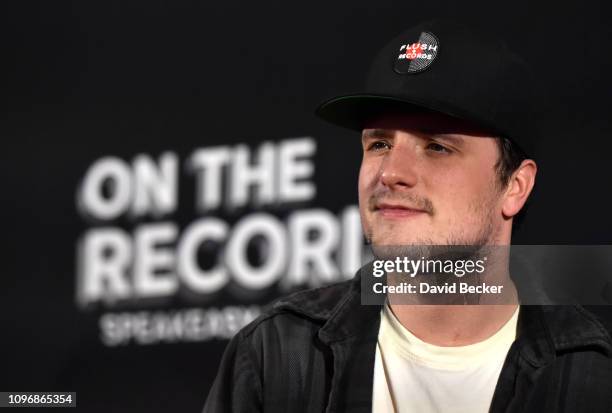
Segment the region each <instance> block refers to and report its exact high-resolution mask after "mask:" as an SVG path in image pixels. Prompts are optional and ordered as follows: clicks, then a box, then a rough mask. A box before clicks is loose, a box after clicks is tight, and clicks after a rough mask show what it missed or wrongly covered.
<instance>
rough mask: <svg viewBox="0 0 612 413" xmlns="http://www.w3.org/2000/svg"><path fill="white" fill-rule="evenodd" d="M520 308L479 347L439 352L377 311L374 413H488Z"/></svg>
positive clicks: (392, 316) (390, 316)
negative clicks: (378, 324) (378, 322)
mask: <svg viewBox="0 0 612 413" xmlns="http://www.w3.org/2000/svg"><path fill="white" fill-rule="evenodd" d="M518 313H519V307H518V306H517V309H516V311H515V312H514V314H513V315H512V317H511V318H510V320H508V322H507V323H506V324H505V325H504V326H503V327H502V328H501V329H500V330H499V331H498V332H497V333H495V334H494V335H492V336H491V337H489V338H488V339H486V340H484V341H481V342H479V343H475V344H470V345H467V346H460V347H440V346H435V345H432V344H429V343H426V342H424V341H423V340H420V339H419V338H417V337H416V336H415V335H414V334H412V333H411V332H410V331H408V330H407V329H406V328H405V327H404V326H403V325H402V324H401V323H400V322H399V320H398V319H397V318H396V317H395V314H393V312H392V311H391V308H390V307H389V305H388V303H387V304H385V306H384V307H383V310H382V311H381V323H380V330H379V332H378V345H377V346H376V361H375V365H374V389H373V395H372V411H373V412H374V413H381V412H385V413H387V412H396V413H400V412H401V413H408V412H415V413H429V412H441V413H453V412H469V413H480V412H483V413H484V412H488V411H489V407H490V405H491V400H492V398H493V392H494V391H495V386H496V384H497V380H498V378H499V374H500V371H501V369H502V366H503V363H504V360H505V358H506V354H507V353H508V349H509V348H510V345H511V344H512V342H513V341H514V340H515V338H516V325H517V320H518Z"/></svg>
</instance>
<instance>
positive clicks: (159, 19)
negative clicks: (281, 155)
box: [0, 0, 612, 412]
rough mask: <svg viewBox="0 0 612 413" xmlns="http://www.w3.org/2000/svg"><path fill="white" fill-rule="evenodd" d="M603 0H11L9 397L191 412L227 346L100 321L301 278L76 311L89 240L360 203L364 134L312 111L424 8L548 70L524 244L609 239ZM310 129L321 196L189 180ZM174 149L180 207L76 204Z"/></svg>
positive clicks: (6, 59) (5, 23) (354, 80)
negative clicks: (87, 187)
mask: <svg viewBox="0 0 612 413" xmlns="http://www.w3.org/2000/svg"><path fill="white" fill-rule="evenodd" d="M534 3H536V2H534ZM603 3H604V2H602V3H601V4H600V3H597V2H593V1H583V2H576V3H574V4H570V3H568V4H561V3H560V2H555V3H550V5H545V4H541V3H540V2H537V4H530V3H529V2H507V3H503V4H502V3H500V2H485V1H482V2H468V3H466V2H457V1H449V2H442V1H432V2H391V1H379V2H376V3H372V2H365V1H350V2H349V1H343V2H325V3H324V2H321V3H318V2H266V3H265V4H264V3H261V2H246V1H242V2H225V3H220V2H195V1H192V2H188V1H177V0H175V1H172V2H162V1H123V2H109V1H106V2H91V1H89V2H73V3H70V2H59V1H57V2H40V3H34V2H12V4H11V5H10V6H9V5H8V4H7V3H5V4H3V11H2V13H1V17H0V18H1V20H2V22H1V26H2V30H3V35H2V63H3V64H2V69H1V73H2V76H1V80H0V82H1V83H2V89H1V90H2V93H1V102H2V108H1V109H2V111H1V118H0V137H1V141H2V145H3V150H2V151H1V152H0V153H1V154H0V156H1V162H0V167H1V168H2V174H1V179H2V182H1V184H2V194H3V197H2V198H3V200H2V211H3V214H2V215H3V217H4V220H3V221H4V225H3V231H2V232H3V247H2V251H3V253H2V262H3V264H4V265H2V269H3V271H2V278H1V280H2V281H1V285H2V287H1V291H2V295H1V302H2V311H1V312H0V317H1V325H2V339H1V342H2V354H3V360H2V367H1V368H0V390H2V391H76V392H77V393H78V397H77V400H78V406H79V409H80V410H83V411H92V412H94V411H114V412H119V411H126V412H127V411H129V412H138V411H143V412H144V411H147V412H158V411H159V412H161V411H168V410H170V409H177V410H180V411H198V410H199V409H200V408H201V407H202V405H203V402H204V400H205V397H206V394H207V391H208V389H209V386H210V384H211V382H212V380H213V378H214V375H215V372H216V368H217V366H218V362H219V359H220V355H221V353H222V351H223V348H224V346H225V345H226V343H227V341H226V340H225V339H223V338H222V337H219V336H217V337H212V338H209V339H208V338H206V339H198V340H191V341H189V340H177V341H175V342H156V343H153V344H142V343H136V342H134V341H130V342H127V343H125V344H121V345H111V346H109V345H105V344H104V343H103V342H102V339H101V331H100V320H101V317H102V316H103V315H104V314H113V313H115V312H121V313H124V314H134V313H135V312H138V311H149V312H154V311H162V312H164V311H166V314H170V313H171V311H172V310H173V309H182V308H189V309H194V308H201V309H210V308H215V309H218V310H219V311H222V309H223V308H225V306H227V305H244V306H249V305H261V304H264V303H266V302H268V301H270V300H271V299H273V298H274V297H276V296H277V295H279V294H284V293H287V292H288V291H289V290H291V289H296V288H299V286H296V285H292V286H291V288H284V289H283V288H276V287H274V286H273V288H271V289H266V290H265V291H263V292H262V291H258V292H257V294H250V295H245V294H239V293H234V292H232V290H231V289H230V288H228V289H223V290H222V291H221V292H220V293H218V294H211V295H210V296H209V295H206V294H203V295H202V294H200V295H199V296H198V295H196V297H195V298H193V297H191V298H186V297H187V296H185V295H182V294H174V295H171V296H169V297H166V299H165V300H164V301H163V302H156V301H146V300H142V301H139V300H131V301H129V300H128V302H127V303H125V304H122V305H117V304H116V303H112V302H110V303H96V305H93V306H89V307H87V306H86V307H84V306H81V305H79V303H78V300H77V288H78V287H77V279H78V277H79V271H80V270H79V267H78V265H77V261H78V242H79V240H80V239H82V238H83V237H84V235H85V234H87V233H88V231H90V230H95V229H96V228H98V227H112V228H115V229H121V230H124V231H126V233H127V234H132V232H133V231H134V230H135V229H137V227H138V226H139V225H141V224H143V225H144V224H146V223H155V222H162V221H163V222H171V223H173V225H176V227H177V228H178V229H179V232H181V231H183V230H184V229H185V228H186V227H187V226H188V225H189V224H190V223H192V222H194V221H195V220H197V219H199V218H203V217H204V218H205V217H211V216H214V217H217V218H220V219H223V220H224V221H225V222H227V223H228V224H229V225H230V226H232V225H235V224H236V222H238V221H239V220H240V219H241V217H245V216H248V214H252V213H256V212H258V211H259V212H261V211H263V212H264V213H266V214H268V215H270V216H273V217H276V218H278V219H279V221H280V222H284V221H283V220H286V219H288V217H289V215H290V214H291V213H292V212H295V211H306V210H311V209H317V210H323V211H328V212H330V213H331V214H333V215H335V216H338V214H340V213H341V212H342V211H343V210H344V209H345V208H346V207H348V206H351V205H355V204H356V202H357V201H356V187H357V171H358V166H359V160H360V147H359V144H358V143H357V140H356V136H355V134H354V133H352V132H348V131H344V130H339V129H336V128H334V127H332V126H329V125H326V124H324V123H323V122H321V121H319V120H317V119H316V118H315V117H314V116H313V113H312V112H313V109H314V107H315V106H316V104H317V103H318V102H319V101H320V100H322V99H323V98H326V97H329V96H332V95H334V94H337V93H340V92H345V91H352V90H354V89H355V88H358V87H359V85H360V83H361V81H362V79H363V75H364V72H365V70H366V67H367V65H368V62H369V59H370V58H371V57H372V56H373V55H374V54H375V52H376V51H377V48H378V47H379V46H380V45H382V44H383V43H384V42H385V41H386V40H388V39H389V38H391V37H392V36H393V35H395V34H396V33H397V32H399V31H401V30H402V29H403V28H405V27H408V26H410V25H412V24H414V23H417V22H419V21H421V20H425V19H428V18H431V17H436V16H443V17H448V18H454V19H457V20H461V21H464V22H466V23H468V24H475V25H479V26H483V27H485V28H486V29H488V30H491V31H492V32H495V33H497V34H499V35H500V36H501V37H503V38H504V39H505V40H506V41H507V43H508V44H509V45H510V47H511V48H512V49H514V50H515V51H517V52H519V53H520V54H522V55H523V56H524V57H525V59H526V60H528V61H529V62H530V63H531V64H532V65H533V66H534V68H535V71H536V73H537V75H538V76H539V79H540V85H539V86H540V87H539V89H540V91H539V95H540V96H541V97H542V99H541V102H538V107H539V109H538V110H539V115H540V119H541V121H542V127H543V129H544V130H545V132H546V134H545V135H546V138H545V139H544V140H543V141H542V142H540V144H539V145H538V146H539V147H540V149H541V154H542V156H541V159H539V160H538V161H539V162H538V164H539V166H540V170H539V175H538V181H537V186H536V191H535V194H534V196H533V199H532V202H531V205H530V208H529V212H528V214H527V217H526V219H525V222H524V224H523V226H522V227H521V229H520V231H519V232H518V233H517V235H516V238H515V239H514V242H516V243H523V244H544V243H553V244H607V243H610V241H611V238H612V237H611V231H612V218H611V217H610V213H609V210H610V203H609V201H610V195H609V191H610V187H611V186H610V178H611V177H612V172H611V171H610V161H611V160H612V158H611V155H610V153H611V152H610V151H611V150H612V143H611V142H610V134H611V132H612V128H611V126H610V125H609V122H608V111H609V98H610V94H611V93H610V91H611V90H612V88H611V86H612V81H611V80H610V76H609V73H610V69H611V68H612V67H611V65H612V57H611V55H610V53H609V41H610V40H611V39H612V25H610V24H609V21H608V20H609V17H610V14H609V13H608V12H607V11H606V10H605V8H604V7H603ZM474 53H475V54H477V51H475V52H474ZM304 136H308V137H312V141H314V142H316V151H314V152H313V154H312V163H313V165H314V171H313V175H312V177H311V180H312V182H313V183H314V185H315V186H316V194H315V195H314V196H313V197H311V198H309V199H308V200H306V201H305V202H301V203H296V204H292V203H286V204H281V205H263V206H257V205H255V204H253V203H249V204H248V205H247V206H245V207H243V208H239V209H238V210H233V209H219V210H216V211H213V212H203V213H202V212H198V211H196V210H194V208H193V204H194V197H195V195H194V193H195V191H193V190H192V189H189V188H191V187H192V186H193V185H194V179H193V177H192V176H188V174H187V173H185V172H184V169H183V166H184V165H183V164H184V163H185V161H186V159H188V158H189V157H190V156H191V154H192V153H193V152H194V151H195V150H196V149H197V148H211V147H215V146H219V145H227V146H228V147H232V148H233V147H235V145H238V144H244V145H246V146H247V147H249V148H250V149H251V150H255V149H256V148H258V147H259V145H260V144H261V143H262V142H265V141H269V142H274V143H279V142H281V141H283V140H287V139H291V138H296V137H304ZM166 151H170V152H172V153H173V154H174V155H175V156H176V157H177V158H178V160H179V163H180V164H181V166H180V168H179V175H180V186H179V194H178V200H177V207H176V209H174V210H173V211H171V212H170V213H169V214H167V215H166V216H164V217H158V216H155V215H154V214H144V215H143V216H140V217H137V218H131V217H130V216H128V215H127V214H125V215H121V216H119V217H118V218H116V219H112V220H107V221H105V222H99V221H92V220H91V219H89V218H88V217H86V216H84V214H83V213H81V212H80V210H79V208H78V197H79V191H80V189H79V188H81V187H80V185H81V184H82V182H83V179H84V177H85V175H86V173H87V171H88V170H90V168H91V167H92V165H93V164H94V163H95V162H96V161H97V160H99V159H101V158H103V157H105V156H113V157H115V158H117V159H119V160H123V161H125V162H126V163H127V164H130V163H131V162H132V160H133V159H134V158H135V157H136V156H137V155H138V154H145V155H147V156H150V157H151V159H153V160H154V161H157V160H158V158H159V156H160V155H161V154H162V153H164V152H166ZM183 188H187V189H185V190H183ZM283 228H285V227H283ZM130 236H131V235H130ZM279 374H280V373H279Z"/></svg>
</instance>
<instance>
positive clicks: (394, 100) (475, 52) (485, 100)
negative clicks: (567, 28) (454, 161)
mask: <svg viewBox="0 0 612 413" xmlns="http://www.w3.org/2000/svg"><path fill="white" fill-rule="evenodd" d="M534 83H535V82H534V77H533V74H532V72H531V69H530V67H529V66H528V65H527V64H526V63H525V61H524V60H522V59H521V58H520V57H519V56H518V55H517V54H515V53H513V52H511V51H510V50H508V48H507V46H506V45H505V44H504V43H503V42H502V41H500V40H499V39H497V38H495V36H493V35H491V34H487V33H482V32H479V31H477V30H474V29H473V28H469V27H466V26H464V25H461V24H457V23H455V22H451V21H445V20H433V21H429V22H425V23H422V24H419V25H417V26H415V27H413V28H411V29H409V30H406V31H404V32H403V33H401V34H400V35H398V36H397V37H395V38H394V39H393V40H391V41H390V42H389V43H388V44H387V45H386V46H385V47H384V48H383V49H382V50H381V51H380V52H379V53H378V55H377V56H376V57H375V59H374V61H373V62H372V65H371V67H370V71H369V75H368V77H367V81H366V85H365V88H364V89H363V90H362V91H360V92H357V93H350V94H345V95H341V96H336V97H333V98H331V99H328V100H326V101H324V102H323V103H321V104H320V105H319V107H318V108H317V109H316V114H317V116H319V117H320V118H322V119H324V120H326V121H328V122H331V123H333V124H336V125H338V126H342V127H346V128H350V129H354V130H362V129H363V127H364V124H365V122H367V120H368V119H369V118H371V117H372V116H376V115H378V114H382V113H386V112H389V111H393V112H397V111H400V112H405V111H417V110H420V111H423V110H429V111H435V112H440V113H443V114H446V115H450V116H452V117H456V118H459V119H462V120H466V121H470V122H473V123H474V124H475V125H478V126H479V127H481V128H484V129H486V130H487V131H490V132H491V133H492V134H495V135H496V136H500V137H506V138H508V139H510V140H511V141H513V142H514V143H515V144H516V145H517V146H518V147H519V148H520V149H521V150H522V151H523V152H524V153H525V154H526V155H527V156H528V157H530V158H534V156H533V155H534V154H533V152H534V145H533V143H534V142H535V141H536V140H537V135H538V132H537V126H536V122H535V116H534V102H533V97H534V93H533V90H534V86H535V85H534Z"/></svg>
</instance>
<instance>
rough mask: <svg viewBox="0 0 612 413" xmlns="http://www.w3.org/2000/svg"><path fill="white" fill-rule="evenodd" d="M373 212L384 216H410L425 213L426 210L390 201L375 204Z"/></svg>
mask: <svg viewBox="0 0 612 413" xmlns="http://www.w3.org/2000/svg"><path fill="white" fill-rule="evenodd" d="M374 212H375V213H378V214H380V215H381V216H383V217H384V218H410V217H415V216H419V215H421V214H426V213H427V211H424V210H422V209H418V208H414V207H410V206H407V205H402V204H394V203H390V202H381V203H379V204H376V206H375V207H374Z"/></svg>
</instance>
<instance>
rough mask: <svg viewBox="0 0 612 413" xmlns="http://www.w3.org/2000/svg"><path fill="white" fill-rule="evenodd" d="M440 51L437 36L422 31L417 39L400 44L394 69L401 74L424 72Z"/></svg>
mask: <svg viewBox="0 0 612 413" xmlns="http://www.w3.org/2000/svg"><path fill="white" fill-rule="evenodd" d="M439 51H440V45H439V44H438V39H437V38H436V36H434V35H433V34H431V33H429V32H422V33H421V35H420V36H419V39H418V40H417V41H414V42H409V43H404V44H402V45H401V46H400V48H399V50H398V54H397V58H396V59H395V64H394V65H393V70H395V71H396V72H397V73H400V74H407V73H419V72H422V71H423V70H425V69H427V68H428V67H429V66H430V65H431V64H432V63H433V61H434V60H435V59H436V56H437V55H438V52H439Z"/></svg>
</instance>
